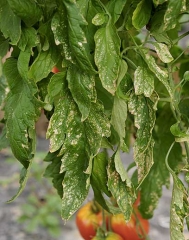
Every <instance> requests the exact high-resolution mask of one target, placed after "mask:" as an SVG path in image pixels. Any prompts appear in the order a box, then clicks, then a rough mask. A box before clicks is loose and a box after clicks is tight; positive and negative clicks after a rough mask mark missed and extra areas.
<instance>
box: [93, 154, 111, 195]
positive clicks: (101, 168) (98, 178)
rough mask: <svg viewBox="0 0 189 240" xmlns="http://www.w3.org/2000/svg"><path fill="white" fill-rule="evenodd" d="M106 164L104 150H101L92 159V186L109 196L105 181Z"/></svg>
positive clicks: (106, 159)
mask: <svg viewBox="0 0 189 240" xmlns="http://www.w3.org/2000/svg"><path fill="white" fill-rule="evenodd" d="M107 166H108V158H107V154H106V153H105V152H101V153H99V154H97V155H96V157H94V159H93V168H92V174H91V184H92V187H94V188H97V189H99V191H101V192H103V193H105V194H106V195H107V196H109V197H110V196H111V194H110V192H109V191H108V187H107V182H108V175H107Z"/></svg>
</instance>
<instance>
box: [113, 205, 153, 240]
mask: <svg viewBox="0 0 189 240" xmlns="http://www.w3.org/2000/svg"><path fill="white" fill-rule="evenodd" d="M111 227H112V231H113V232H115V233H117V234H119V235H120V236H122V238H123V239H124V240H145V236H146V235H147V234H148V233H149V222H148V220H147V219H144V218H143V217H142V216H141V214H140V212H139V211H138V210H137V209H135V213H133V214H132V216H131V220H130V221H129V222H127V223H126V221H125V219H124V215H123V214H117V215H114V216H112V218H111Z"/></svg>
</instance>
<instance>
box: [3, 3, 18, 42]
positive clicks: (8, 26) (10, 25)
mask: <svg viewBox="0 0 189 240" xmlns="http://www.w3.org/2000/svg"><path fill="white" fill-rule="evenodd" d="M0 29H1V32H2V33H3V35H4V37H5V38H10V40H11V43H12V44H13V45H16V44H17V43H18V41H19V39H20V36H21V19H20V18H19V17H18V16H16V15H15V14H14V13H13V11H12V10H11V8H10V7H9V4H8V2H7V0H4V1H0Z"/></svg>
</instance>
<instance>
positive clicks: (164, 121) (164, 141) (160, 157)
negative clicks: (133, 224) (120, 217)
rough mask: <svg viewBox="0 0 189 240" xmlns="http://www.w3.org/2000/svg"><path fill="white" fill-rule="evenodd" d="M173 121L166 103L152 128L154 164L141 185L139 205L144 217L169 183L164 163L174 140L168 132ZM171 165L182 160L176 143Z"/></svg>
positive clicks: (156, 202)
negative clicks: (154, 137)
mask: <svg viewBox="0 0 189 240" xmlns="http://www.w3.org/2000/svg"><path fill="white" fill-rule="evenodd" d="M174 122H175V119H174V116H173V115H172V113H171V110H170V108H169V107H168V105H166V106H165V107H164V108H163V109H162V111H161V113H160V114H159V115H158V117H157V120H156V128H155V129H154V132H155V134H154V135H155V136H156V142H155V145H154V149H153V159H154V164H153V166H152V168H151V169H150V172H149V174H148V176H147V177H146V178H145V179H144V181H143V183H142V185H141V189H140V191H141V203H140V206H139V209H140V211H141V212H142V215H143V216H144V217H146V218H151V217H152V216H153V214H154V213H153V211H154V210H155V209H156V208H157V205H158V202H159V199H160V197H161V196H162V189H163V186H166V187H167V188H168V187H169V185H170V174H169V171H168V169H167V167H166V164H165V158H166V154H167V152H168V150H169V148H170V146H171V144H172V143H173V142H174V136H173V135H172V134H171V132H170V130H169V129H170V126H171V125H172V124H173V123H174ZM169 160H170V162H171V167H172V168H175V166H177V165H178V164H179V162H181V161H182V149H181V146H180V144H178V143H176V144H175V145H174V147H173V148H172V151H171V153H170V155H169Z"/></svg>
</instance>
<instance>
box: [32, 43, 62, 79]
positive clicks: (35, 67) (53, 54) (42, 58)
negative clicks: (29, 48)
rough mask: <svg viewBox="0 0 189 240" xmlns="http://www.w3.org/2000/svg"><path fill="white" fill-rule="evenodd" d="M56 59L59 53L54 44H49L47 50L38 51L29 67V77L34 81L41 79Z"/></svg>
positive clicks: (54, 63)
mask: <svg viewBox="0 0 189 240" xmlns="http://www.w3.org/2000/svg"><path fill="white" fill-rule="evenodd" d="M58 60H59V54H58V51H57V48H55V47H54V46H51V47H50V48H49V50H47V51H42V52H40V53H39V54H38V56H37V58H36V59H35V61H34V62H33V64H32V65H31V67H30V70H29V77H30V78H31V79H33V80H34V81H35V82H36V83H37V82H39V81H41V80H42V79H43V78H46V77H47V76H48V74H49V73H50V72H51V70H52V68H53V67H54V66H55V65H56V64H57V62H58ZM39 69H40V71H39Z"/></svg>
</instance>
